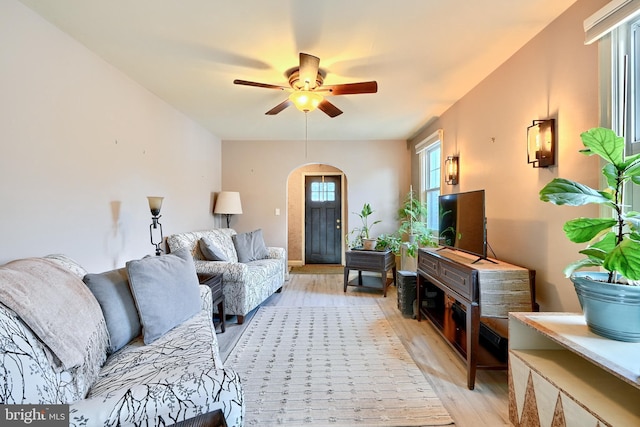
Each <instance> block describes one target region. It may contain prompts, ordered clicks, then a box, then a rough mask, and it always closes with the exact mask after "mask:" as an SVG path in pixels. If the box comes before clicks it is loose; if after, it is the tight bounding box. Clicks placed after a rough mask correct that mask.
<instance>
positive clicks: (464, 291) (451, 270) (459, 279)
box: [439, 262, 473, 298]
mask: <svg viewBox="0 0 640 427" xmlns="http://www.w3.org/2000/svg"><path fill="white" fill-rule="evenodd" d="M471 273H472V272H471V271H469V270H463V269H460V268H456V267H454V266H452V265H449V264H447V263H444V262H440V271H439V278H440V280H442V282H443V283H444V284H445V285H447V286H449V287H450V288H451V289H452V290H454V291H456V292H458V293H459V294H460V295H462V296H463V297H465V298H471V293H472V289H471V286H472V284H473V278H472V274H471Z"/></svg>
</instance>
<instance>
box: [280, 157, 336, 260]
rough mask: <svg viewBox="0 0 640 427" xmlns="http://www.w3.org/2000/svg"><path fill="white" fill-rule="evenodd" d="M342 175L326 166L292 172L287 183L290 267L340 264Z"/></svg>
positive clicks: (303, 168) (308, 167)
mask: <svg viewBox="0 0 640 427" xmlns="http://www.w3.org/2000/svg"><path fill="white" fill-rule="evenodd" d="M345 181H346V179H345V176H344V173H343V172H342V171H341V170H340V169H338V168H335V167H333V166H330V165H326V164H319V163H314V164H309V165H304V166H301V167H299V168H297V169H295V170H293V171H292V172H291V173H290V174H289V178H288V180H287V240H288V242H287V245H288V251H287V252H288V262H289V265H292V266H295V265H304V264H342V262H343V256H344V227H343V223H344V221H343V218H344V217H345V215H344V206H345V203H344V200H346V182H345Z"/></svg>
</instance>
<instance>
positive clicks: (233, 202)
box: [213, 191, 242, 215]
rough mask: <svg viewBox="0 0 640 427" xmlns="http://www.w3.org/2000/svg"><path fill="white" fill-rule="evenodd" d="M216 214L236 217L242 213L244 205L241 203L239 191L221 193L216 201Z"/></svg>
mask: <svg viewBox="0 0 640 427" xmlns="http://www.w3.org/2000/svg"><path fill="white" fill-rule="evenodd" d="M213 213H214V214H221V215H235V214H241V213H242V203H240V193H238V192H237V191H221V192H220V194H218V200H216V207H215V208H214V209H213Z"/></svg>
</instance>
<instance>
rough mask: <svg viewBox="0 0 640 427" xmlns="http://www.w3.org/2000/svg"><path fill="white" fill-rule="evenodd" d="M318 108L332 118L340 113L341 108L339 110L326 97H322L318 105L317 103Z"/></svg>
mask: <svg viewBox="0 0 640 427" xmlns="http://www.w3.org/2000/svg"><path fill="white" fill-rule="evenodd" d="M318 110H320V111H324V112H325V114H326V115H327V116H329V117H332V118H333V117H336V116H339V115H340V114H342V110H340V109H339V108H338V107H336V106H335V105H333V104H332V103H330V102H329V101H327V100H326V99H323V100H322V102H321V103H320V105H318Z"/></svg>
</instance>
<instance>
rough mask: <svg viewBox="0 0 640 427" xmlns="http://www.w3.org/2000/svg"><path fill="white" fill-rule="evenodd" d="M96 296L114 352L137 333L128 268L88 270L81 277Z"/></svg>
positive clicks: (136, 320)
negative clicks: (98, 271)
mask: <svg viewBox="0 0 640 427" xmlns="http://www.w3.org/2000/svg"><path fill="white" fill-rule="evenodd" d="M82 280H84V283H85V284H86V285H87V287H88V288H89V290H91V293H93V295H94V296H95V297H96V299H97V300H98V303H99V304H100V308H101V309H102V314H103V315H104V320H105V321H106V322H107V330H108V331H109V338H110V344H109V348H108V349H107V351H108V353H109V354H112V353H115V352H116V351H118V350H120V349H121V348H122V347H124V346H125V345H127V344H128V343H129V342H130V341H131V340H132V339H134V338H135V337H137V336H138V335H140V331H141V326H140V319H139V318H138V310H136V303H135V301H133V296H132V295H131V290H130V289H129V279H128V278H127V270H126V269H125V268H120V269H118V270H111V271H106V272H104V273H100V274H87V275H85V276H84V278H83V279H82Z"/></svg>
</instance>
